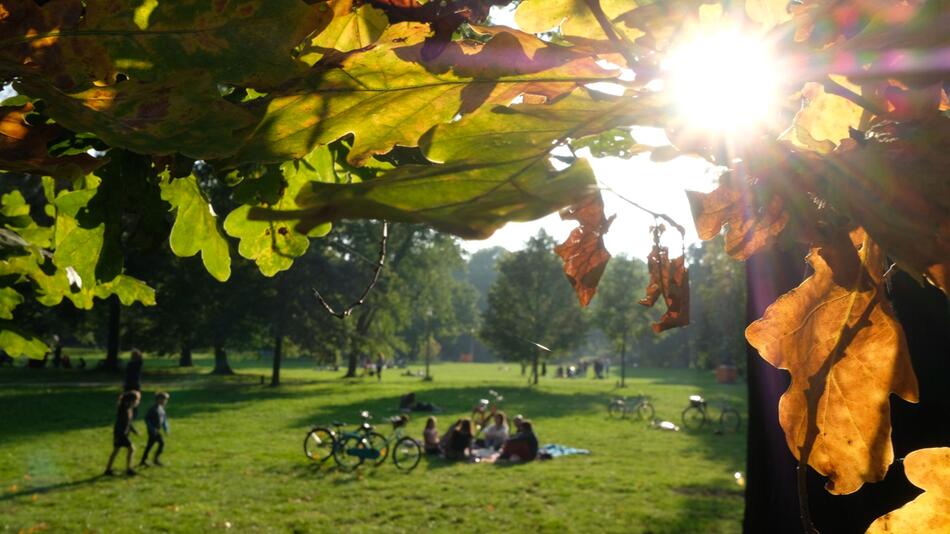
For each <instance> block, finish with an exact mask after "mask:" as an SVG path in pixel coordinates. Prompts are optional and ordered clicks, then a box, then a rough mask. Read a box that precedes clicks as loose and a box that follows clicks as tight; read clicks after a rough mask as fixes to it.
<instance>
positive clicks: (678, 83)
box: [664, 31, 780, 131]
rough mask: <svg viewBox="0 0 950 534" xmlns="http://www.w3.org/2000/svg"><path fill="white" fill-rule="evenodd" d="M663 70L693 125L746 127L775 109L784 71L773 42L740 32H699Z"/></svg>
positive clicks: (720, 128)
mask: <svg viewBox="0 0 950 534" xmlns="http://www.w3.org/2000/svg"><path fill="white" fill-rule="evenodd" d="M664 68H665V69H666V70H667V72H668V73H669V77H668V82H669V84H670V88H671V90H672V91H673V96H674V98H675V100H676V105H677V107H678V108H679V114H680V116H681V118H682V119H683V120H684V121H686V122H687V123H688V124H689V125H690V126H691V127H695V128H702V129H706V130H716V131H735V130H742V129H746V128H749V127H753V126H757V125H761V124H764V123H765V122H767V120H768V119H769V118H770V116H772V115H773V114H774V113H775V111H776V110H777V100H778V82H779V77H780V75H779V72H778V69H777V67H776V63H775V59H774V58H773V57H772V55H771V53H770V50H769V46H768V45H767V44H766V43H765V42H763V41H761V40H759V39H756V38H754V37H751V36H748V35H743V34H742V33H740V32H738V31H722V32H720V33H715V34H705V35H700V36H698V37H697V38H696V39H695V40H693V41H692V42H690V43H688V44H685V45H683V46H681V47H679V48H678V49H676V50H675V51H674V52H673V53H671V54H670V57H669V59H668V60H667V61H666V62H665V63H664Z"/></svg>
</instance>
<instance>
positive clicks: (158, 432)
mask: <svg viewBox="0 0 950 534" xmlns="http://www.w3.org/2000/svg"><path fill="white" fill-rule="evenodd" d="M169 398H171V395H169V394H168V393H165V392H164V391H160V392H158V393H156V394H155V404H153V405H152V407H151V408H149V409H148V413H146V414H145V429H146V430H147V431H148V443H147V444H146V445H145V452H144V453H142V461H141V462H139V467H143V466H145V467H148V452H149V451H150V450H152V445H155V444H156V443H157V444H158V448H157V449H155V459H154V460H153V463H154V464H155V465H157V466H159V467H161V466H162V461H161V460H159V459H158V457H159V456H161V455H162V451H163V450H165V439H164V438H163V437H162V430H164V431H165V433H166V434H168V415H166V414H165V405H167V404H168V399H169Z"/></svg>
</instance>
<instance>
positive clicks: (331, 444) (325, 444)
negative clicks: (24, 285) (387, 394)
mask: <svg viewBox="0 0 950 534" xmlns="http://www.w3.org/2000/svg"><path fill="white" fill-rule="evenodd" d="M360 417H362V418H363V422H362V423H361V424H360V426H359V427H357V428H356V429H355V430H352V431H343V430H342V427H343V426H345V425H346V423H342V422H340V421H333V422H332V423H331V425H332V426H333V427H334V428H333V429H330V428H327V427H320V426H317V427H313V428H311V429H310V431H309V432H308V433H307V436H306V437H305V438H304V453H305V454H306V455H307V457H308V458H310V459H311V460H314V461H317V462H319V463H321V464H322V463H323V462H326V461H327V460H328V459H329V458H330V457H331V456H332V457H333V460H334V461H335V462H336V464H337V466H338V467H339V468H340V469H341V470H343V471H352V470H354V469H356V468H357V467H359V466H360V465H362V464H363V462H364V461H366V460H372V461H373V466H374V467H379V466H380V465H382V464H383V463H384V462H385V461H386V459H387V458H388V457H389V449H390V445H392V446H394V447H395V451H394V452H393V455H392V458H393V463H394V464H395V465H396V468H398V469H402V470H405V471H411V470H412V469H414V468H415V467H416V466H417V465H418V464H419V460H421V458H422V447H420V446H419V443H418V442H416V440H414V439H412V438H410V437H408V436H406V435H405V434H404V427H405V425H406V423H407V422H408V418H406V417H405V416H396V417H393V418H391V419H390V422H391V423H392V425H393V434H392V435H390V436H389V437H388V438H387V437H385V436H383V435H382V434H380V433H378V432H376V431H375V428H374V427H373V425H371V424H370V423H369V420H370V419H372V416H371V415H370V413H369V412H367V411H363V412H360Z"/></svg>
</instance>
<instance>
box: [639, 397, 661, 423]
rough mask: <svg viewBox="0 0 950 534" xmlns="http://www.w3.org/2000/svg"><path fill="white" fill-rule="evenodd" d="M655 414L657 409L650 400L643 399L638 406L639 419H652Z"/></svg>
mask: <svg viewBox="0 0 950 534" xmlns="http://www.w3.org/2000/svg"><path fill="white" fill-rule="evenodd" d="M654 415H656V410H654V409H653V405H652V404H650V401H643V402H641V403H640V405H639V406H637V419H644V420H646V421H652V420H653V416H654Z"/></svg>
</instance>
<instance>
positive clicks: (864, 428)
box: [746, 229, 917, 494]
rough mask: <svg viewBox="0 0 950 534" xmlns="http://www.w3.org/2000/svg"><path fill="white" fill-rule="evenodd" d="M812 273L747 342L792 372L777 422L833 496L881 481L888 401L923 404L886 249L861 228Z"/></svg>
mask: <svg viewBox="0 0 950 534" xmlns="http://www.w3.org/2000/svg"><path fill="white" fill-rule="evenodd" d="M806 259H807V260H808V263H809V264H810V265H811V266H812V268H813V269H814V274H812V275H811V276H810V277H808V278H807V279H806V280H805V281H804V282H803V283H802V284H801V285H800V286H798V287H797V288H795V289H793V290H792V291H790V292H789V293H786V294H785V295H782V296H781V297H779V299H778V300H776V301H775V302H774V303H773V304H772V305H771V306H769V307H768V309H766V311H765V314H764V316H763V317H762V318H761V319H759V320H757V321H755V322H754V323H752V324H751V325H749V327H748V328H747V329H746V339H748V341H749V343H750V344H751V345H752V346H753V347H754V348H755V349H756V350H758V351H759V354H760V355H761V356H762V358H763V359H765V360H766V361H767V362H769V363H770V364H772V365H773V366H775V367H777V368H779V369H785V370H787V371H789V372H790V373H791V375H792V382H791V385H790V386H789V388H788V390H787V391H786V392H785V393H784V394H783V395H782V398H781V400H780V402H779V422H780V423H781V425H782V429H783V430H784V431H785V437H786V441H787V443H788V447H789V449H790V450H791V451H792V454H794V455H795V456H796V457H797V458H799V461H800V462H801V464H806V463H807V464H808V465H810V466H812V467H813V468H815V470H816V471H818V472H819V473H821V474H823V475H825V476H827V477H828V483H827V484H826V488H827V489H828V491H830V492H831V493H835V494H846V493H852V492H854V491H857V490H858V489H859V488H860V487H861V485H862V484H864V483H865V482H876V481H878V480H881V479H882V478H883V477H884V475H885V473H886V472H887V468H888V466H889V465H890V464H891V462H892V461H893V459H894V451H893V448H892V445H891V440H890V434H891V423H890V404H889V399H888V396H889V395H890V393H891V392H894V393H896V394H897V395H899V396H900V397H902V398H903V399H905V400H907V401H910V402H916V401H917V379H916V377H915V376H914V371H913V368H912V367H911V363H910V357H909V354H908V352H907V345H906V342H905V340H904V333H903V330H902V329H901V326H900V324H899V323H898V322H897V320H896V319H895V317H894V312H893V310H892V309H891V306H890V304H889V303H888V301H887V298H886V296H885V294H884V285H883V272H882V271H883V268H882V265H883V261H884V256H883V254H882V252H881V250H880V248H879V247H878V246H877V244H875V243H874V242H873V241H871V240H870V239H869V238H868V236H867V234H866V233H865V232H864V231H863V230H861V229H857V230H855V231H853V232H852V233H851V235H850V236H844V235H842V236H841V237H840V238H839V239H836V240H834V241H833V242H829V243H828V244H826V245H824V246H822V247H816V248H813V249H812V250H811V252H810V253H809V254H808V256H807V258H806Z"/></svg>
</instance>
